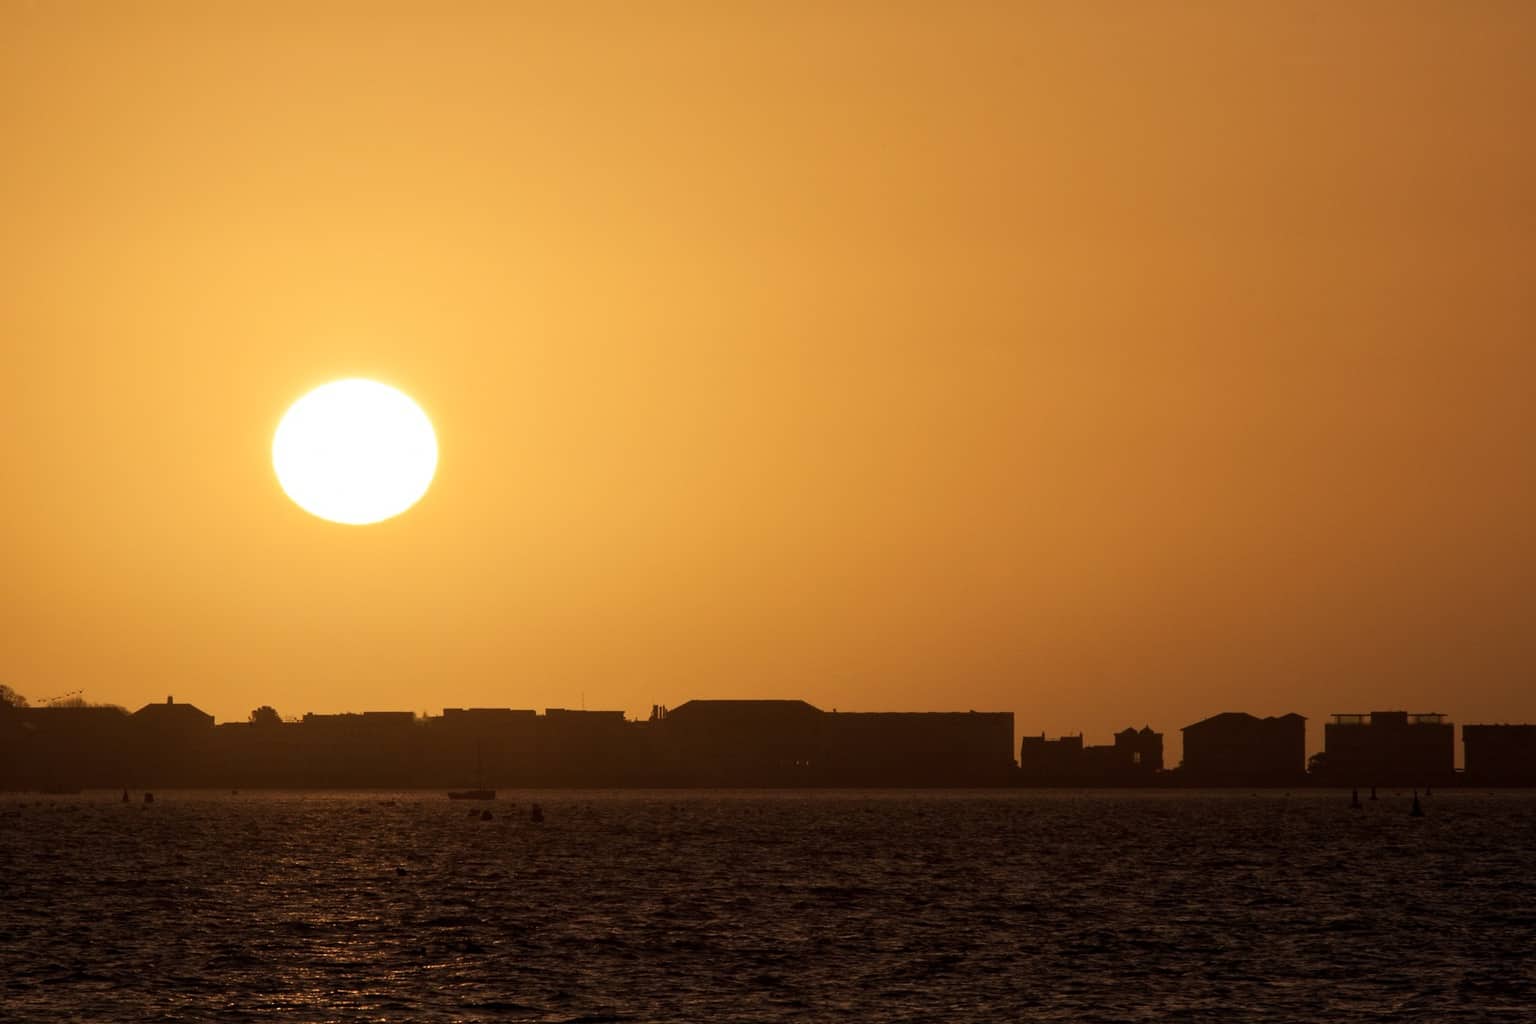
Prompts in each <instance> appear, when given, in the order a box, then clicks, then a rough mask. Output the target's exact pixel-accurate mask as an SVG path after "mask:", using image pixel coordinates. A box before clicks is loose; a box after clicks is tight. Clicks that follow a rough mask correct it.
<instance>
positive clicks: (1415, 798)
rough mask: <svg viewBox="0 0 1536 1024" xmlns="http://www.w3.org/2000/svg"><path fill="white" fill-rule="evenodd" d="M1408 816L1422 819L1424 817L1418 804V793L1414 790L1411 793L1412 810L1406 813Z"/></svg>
mask: <svg viewBox="0 0 1536 1024" xmlns="http://www.w3.org/2000/svg"><path fill="white" fill-rule="evenodd" d="M1408 816H1409V817H1410V818H1422V817H1424V808H1423V806H1422V805H1421V804H1420V803H1419V791H1418V790H1414V791H1413V810H1411V811H1409V812H1408Z"/></svg>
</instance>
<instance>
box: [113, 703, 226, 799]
mask: <svg viewBox="0 0 1536 1024" xmlns="http://www.w3.org/2000/svg"><path fill="white" fill-rule="evenodd" d="M133 728H134V731H135V733H136V734H137V735H136V736H135V742H134V756H133V758H132V763H133V769H134V770H133V772H132V778H131V779H127V780H124V781H125V782H126V783H130V784H133V785H141V786H171V785H177V784H186V783H185V782H183V780H187V781H190V782H191V784H194V785H203V784H206V781H207V780H206V779H205V778H204V776H205V774H206V772H207V765H208V754H209V752H210V751H211V749H212V743H211V740H212V739H213V716H212V715H210V714H208V713H207V712H205V711H202V710H200V709H198V708H197V707H195V706H194V705H191V704H177V703H176V701H175V698H172V697H167V698H165V703H164V704H146V705H144V706H143V707H142V708H140V709H139V710H137V711H135V712H134V713H133Z"/></svg>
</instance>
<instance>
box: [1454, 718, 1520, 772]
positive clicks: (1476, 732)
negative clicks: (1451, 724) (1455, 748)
mask: <svg viewBox="0 0 1536 1024" xmlns="http://www.w3.org/2000/svg"><path fill="white" fill-rule="evenodd" d="M1461 742H1462V747H1463V751H1464V753H1465V755H1466V779H1467V782H1468V783H1471V784H1474V785H1478V786H1536V725H1464V726H1462V727H1461Z"/></svg>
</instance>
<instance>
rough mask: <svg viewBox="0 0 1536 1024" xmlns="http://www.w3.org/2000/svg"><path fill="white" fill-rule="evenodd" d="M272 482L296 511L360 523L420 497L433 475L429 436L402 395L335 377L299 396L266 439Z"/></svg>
mask: <svg viewBox="0 0 1536 1024" xmlns="http://www.w3.org/2000/svg"><path fill="white" fill-rule="evenodd" d="M272 468H273V469H274V470H276V471H277V482H278V483H279V484H281V485H282V488H283V491H284V492H285V493H286V494H287V495H288V497H290V498H292V499H293V502H294V504H296V505H298V506H299V507H300V508H302V509H303V510H304V511H306V512H308V513H310V514H311V515H314V516H319V517H320V518H321V519H326V520H329V521H330V522H333V523H346V524H348V525H351V526H363V525H366V524H368V523H377V522H380V521H381V520H384V519H389V518H391V517H392V516H397V515H399V514H400V513H402V512H404V511H405V510H406V509H408V508H410V507H411V506H412V505H414V504H416V502H418V501H419V500H421V496H422V495H423V494H426V493H427V488H428V487H430V486H431V485H432V476H433V474H434V473H436V472H437V434H436V433H434V432H433V430H432V421H431V420H429V419H427V414H426V413H424V412H422V411H421V407H420V406H419V405H417V404H416V403H415V402H413V401H411V399H410V397H409V396H407V395H405V394H404V393H402V392H400V391H397V390H395V389H394V388H392V387H389V386H388V385H385V384H379V383H377V382H376V381H371V380H360V379H352V380H338V381H332V382H331V383H329V384H325V385H322V386H320V387H318V388H316V389H315V390H313V391H311V392H310V393H309V394H307V395H305V396H304V397H303V398H300V399H299V400H298V401H297V402H294V403H293V405H292V406H291V407H290V408H289V409H288V412H287V413H285V414H284V415H283V419H282V422H281V423H279V424H278V425H277V433H276V434H274V435H273V437H272Z"/></svg>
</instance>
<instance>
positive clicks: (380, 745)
mask: <svg viewBox="0 0 1536 1024" xmlns="http://www.w3.org/2000/svg"><path fill="white" fill-rule="evenodd" d="M1013 728H1014V723H1013V715H1012V713H1009V712H958V713H952V712H930V713H863V712H853V713H849V712H838V711H823V710H820V709H818V708H815V707H813V706H811V705H810V704H807V703H805V702H804V701H797V700H742V701H715V700H696V701H690V702H688V703H686V704H684V705H682V706H681V707H678V708H676V709H673V710H671V711H668V710H667V709H666V708H662V707H656V708H654V709H653V710H652V714H651V716H650V718H649V719H648V720H645V721H630V720H627V719H626V718H625V716H624V714H623V713H622V712H619V711H585V710H582V711H574V710H567V709H561V708H550V709H546V710H545V711H544V712H543V713H542V714H539V713H537V712H535V711H532V710H516V709H510V708H470V709H460V708H448V709H445V710H444V712H443V714H442V715H440V716H427V717H418V716H416V715H413V714H411V713H410V712H394V711H370V712H362V713H354V714H338V715H314V714H308V715H305V716H304V717H303V718H302V719H301V720H298V721H283V720H282V719H281V718H280V717H279V715H278V714H277V713H276V712H275V711H273V710H272V709H271V708H260V709H258V710H257V711H255V712H253V713H252V715H251V717H250V720H249V721H246V722H233V723H222V724H215V723H214V720H213V717H212V716H211V715H208V714H205V713H204V712H202V711H200V710H199V709H198V708H196V707H195V706H193V705H191V704H186V703H176V702H175V701H173V700H169V699H168V700H167V701H166V702H165V703H163V704H161V703H156V704H149V705H146V706H145V707H143V708H140V709H139V710H138V711H136V712H133V713H129V712H127V711H126V710H124V709H122V708H117V707H92V706H85V705H82V704H81V703H79V702H75V704H74V705H73V706H49V707H39V708H32V707H26V706H23V705H21V704H20V702H17V701H11V702H6V701H0V789H11V790H17V789H31V790H70V789H83V788H97V787H125V788H134V789H139V788H153V787H164V788H171V787H223V788H233V789H239V788H264V787H273V788H289V787H294V788H300V787H315V788H321V787H325V788H330V787H334V788H346V787H400V788H406V787H443V788H464V787H474V788H495V787H532V786H1006V785H1027V786H1287V787H1288V786H1306V785H1333V786H1377V785H1386V786H1428V785H1452V784H1456V783H1457V782H1463V781H1464V782H1469V783H1475V784H1479V785H1536V726H1530V725H1478V726H1467V727H1465V728H1464V730H1463V742H1464V743H1465V745H1466V770H1465V771H1464V772H1457V771H1456V770H1455V768H1454V754H1455V749H1454V728H1455V727H1454V726H1453V725H1452V724H1451V723H1450V722H1447V721H1444V718H1443V716H1441V715H1429V714H1422V715H1409V714H1407V713H1405V712H1380V711H1379V712H1373V713H1371V714H1369V715H1336V716H1334V721H1333V722H1331V723H1329V724H1327V726H1326V727H1325V730H1324V731H1325V737H1324V738H1325V750H1324V751H1323V752H1322V753H1320V754H1318V755H1315V756H1314V757H1313V758H1312V759H1311V761H1310V762H1308V761H1307V760H1306V753H1305V752H1306V720H1305V719H1304V718H1302V716H1300V715H1295V714H1291V715H1284V716H1279V717H1274V718H1256V717H1254V716H1252V715H1247V714H1243V713H1240V712H1227V713H1223V714H1220V715H1216V716H1213V717H1211V718H1207V719H1205V720H1203V721H1200V722H1196V723H1194V724H1193V725H1190V726H1186V727H1185V728H1184V729H1183V730H1182V731H1183V734H1184V758H1183V761H1182V763H1181V764H1180V765H1178V766H1177V767H1174V768H1171V769H1170V768H1167V767H1165V765H1164V763H1163V736H1162V734H1161V733H1158V732H1155V731H1153V730H1152V729H1151V728H1150V727H1145V726H1144V727H1142V728H1140V729H1135V728H1128V729H1125V730H1123V731H1122V732H1120V733H1118V734H1116V735H1115V737H1114V738H1113V743H1111V744H1108V745H1104V746H1094V745H1085V744H1084V743H1083V738H1082V737H1081V736H1067V737H1063V738H1061V739H1056V740H1048V739H1046V738H1045V737H1044V736H1043V735H1041V736H1026V737H1025V738H1024V739H1023V740H1022V742H1021V743H1020V745H1019V747H1018V748H1017V749H1016V750H1015V748H1014V747H1013ZM1015 752H1016V753H1017V760H1015V757H1014V754H1015Z"/></svg>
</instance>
